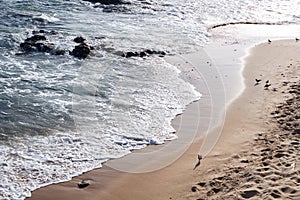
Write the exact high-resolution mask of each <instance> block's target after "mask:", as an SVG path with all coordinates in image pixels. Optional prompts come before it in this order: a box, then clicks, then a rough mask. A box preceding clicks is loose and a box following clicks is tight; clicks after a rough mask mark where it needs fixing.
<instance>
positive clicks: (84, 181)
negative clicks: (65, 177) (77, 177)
mask: <svg viewBox="0 0 300 200" xmlns="http://www.w3.org/2000/svg"><path fill="white" fill-rule="evenodd" d="M89 185H90V181H88V180H83V181H81V182H80V183H78V184H77V187H78V188H79V189H82V188H85V187H87V186H89Z"/></svg>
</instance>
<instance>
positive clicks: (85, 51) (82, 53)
mask: <svg viewBox="0 0 300 200" xmlns="http://www.w3.org/2000/svg"><path fill="white" fill-rule="evenodd" d="M90 52H91V47H90V46H89V45H87V44H85V43H81V44H79V45H77V46H75V48H74V49H73V50H72V51H70V55H72V56H74V57H76V58H79V59H85V58H87V56H88V55H89V54H90Z"/></svg>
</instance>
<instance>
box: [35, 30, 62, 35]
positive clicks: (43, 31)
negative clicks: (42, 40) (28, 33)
mask: <svg viewBox="0 0 300 200" xmlns="http://www.w3.org/2000/svg"><path fill="white" fill-rule="evenodd" d="M40 33H41V34H47V35H57V34H58V32H57V31H53V30H52V31H46V30H34V31H32V34H33V35H37V34H40Z"/></svg>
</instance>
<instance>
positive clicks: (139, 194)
mask: <svg viewBox="0 0 300 200" xmlns="http://www.w3.org/2000/svg"><path fill="white" fill-rule="evenodd" d="M242 95H243V94H242ZM239 98H240V96H239V97H238V98H237V99H239ZM237 99H235V100H234V102H231V103H233V104H231V105H230V106H229V107H228V110H229V112H230V110H231V107H232V105H234V103H235V102H236V101H237ZM177 118H178V120H179V121H180V119H179V118H180V116H179V117H177ZM174 121H175V125H176V119H175V120H174ZM177 123H178V122H177ZM179 123H180V122H179ZM172 124H173V123H172ZM225 127H226V125H225ZM223 131H224V130H223ZM223 136H224V134H223V135H222V136H221V140H222V137H223ZM225 136H226V135H225ZM244 139H245V138H244ZM248 139H249V138H248ZM201 142H202V141H201V140H200V141H197V142H195V143H193V145H192V146H191V147H190V148H189V149H188V150H187V151H186V152H185V154H184V155H183V156H182V157H181V158H180V159H178V160H177V161H176V163H175V164H172V165H170V166H167V167H166V168H164V169H162V170H158V171H155V172H150V173H145V174H124V173H121V172H116V171H115V172H113V173H111V171H110V169H108V168H107V167H103V168H100V169H96V170H93V171H91V172H87V173H86V174H83V175H81V176H79V177H75V178H73V179H72V181H70V182H67V183H61V184H57V185H51V186H48V187H45V188H41V189H39V190H36V191H34V192H33V198H29V199H41V197H42V199H55V198H62V196H60V197H55V195H57V192H61V193H63V194H60V195H63V198H64V199H76V198H78V199H122V198H123V199H126V198H125V197H127V198H130V195H133V194H134V196H135V197H136V198H143V199H151V198H152V196H151V194H148V195H147V194H145V193H147V192H145V191H147V188H149V187H151V190H154V191H157V192H160V191H161V190H162V188H164V189H166V190H167V187H168V186H167V184H166V183H177V184H178V185H177V186H176V188H172V189H171V190H170V191H164V192H163V193H162V194H159V196H158V199H165V198H173V199H174V198H175V199H176V198H178V199H180V198H179V197H183V196H181V195H184V197H186V195H187V193H189V192H188V191H190V190H191V188H190V186H191V185H192V184H193V182H192V180H194V179H195V173H193V171H192V170H191V169H192V168H193V165H194V163H195V162H196V157H195V155H196V154H197V153H196V152H198V151H197V149H198V147H199V146H200V144H201ZM219 151H222V150H221V149H219ZM213 152H214V154H215V155H213V156H211V155H209V156H208V157H206V158H205V159H204V161H203V164H204V166H205V163H207V162H208V160H209V159H211V158H219V157H220V155H218V154H221V153H220V152H218V149H217V151H216V150H215V149H214V150H213ZM207 158H209V159H207ZM222 159H224V158H222ZM222 159H221V160H222ZM208 163H209V162H208ZM211 164H212V163H211ZM199 169H200V170H202V167H201V168H199ZM199 169H198V170H199ZM107 171H109V173H107V174H104V173H105V172H107ZM99 174H102V176H101V175H100V177H101V178H99ZM178 174H180V175H178ZM170 175H171V176H170ZM172 175H173V176H172ZM175 175H178V177H176V176H175ZM174 176H175V177H174ZM91 177H92V178H91ZM103 178H104V179H103ZM82 179H89V180H91V179H92V182H91V183H92V184H91V185H90V186H89V187H87V188H86V189H83V190H79V189H77V188H76V185H77V183H78V182H80V180H82ZM161 179H163V180H161ZM106 180H107V181H111V183H106V182H105V181H106ZM98 181H100V182H98ZM160 181H162V183H161V182H160ZM101 182H102V183H101ZM145 182H147V183H145ZM105 183H106V184H105ZM127 183H129V184H127ZM144 183H145V184H144ZM150 183H155V184H156V185H155V186H153V185H152V184H150ZM108 185H109V187H108ZM172 186H174V185H172ZM99 188H102V189H101V191H99V190H98V189H99ZM104 188H106V189H104ZM130 188H131V190H132V191H131V190H130ZM116 191H117V192H116ZM171 191H172V192H174V193H175V195H174V194H171ZM53 192H55V194H54V193H53ZM67 193H68V194H69V195H70V196H67ZM117 193H118V194H117ZM47 194H48V195H47ZM53 194H54V196H53ZM112 195H114V196H112ZM126 195H127V196H126ZM128 195H129V196H128ZM100 196H101V198H100ZM75 197H76V198H75ZM131 197H132V196H131Z"/></svg>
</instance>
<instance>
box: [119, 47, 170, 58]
mask: <svg viewBox="0 0 300 200" xmlns="http://www.w3.org/2000/svg"><path fill="white" fill-rule="evenodd" d="M153 54H156V55H158V56H159V57H163V56H165V55H166V52H164V51H152V50H149V49H147V50H145V51H141V52H132V51H129V52H125V53H122V54H120V53H118V55H121V56H122V57H126V58H130V57H142V58H143V57H146V56H148V55H153Z"/></svg>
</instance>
